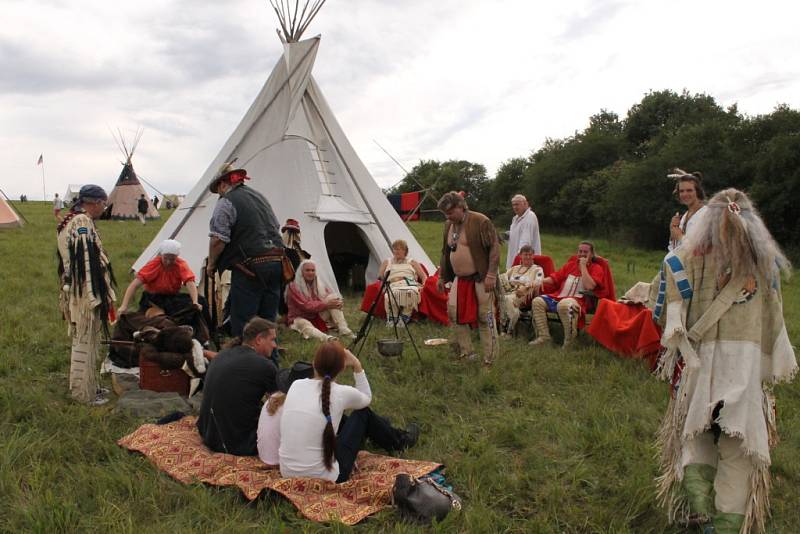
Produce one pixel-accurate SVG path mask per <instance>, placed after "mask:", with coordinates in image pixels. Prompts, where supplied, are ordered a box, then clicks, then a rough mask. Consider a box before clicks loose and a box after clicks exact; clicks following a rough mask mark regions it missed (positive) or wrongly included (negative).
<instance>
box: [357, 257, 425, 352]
mask: <svg viewBox="0 0 800 534" xmlns="http://www.w3.org/2000/svg"><path fill="white" fill-rule="evenodd" d="M384 295H387V296H388V298H389V302H390V308H393V309H396V310H399V309H400V305H399V304H398V302H397V297H396V296H395V294H394V293H392V290H391V288H390V287H389V270H388V269H387V270H386V273H385V274H384V275H383V277H382V278H381V287H380V289H379V290H378V294H377V295H376V296H375V300H373V301H372V304H370V306H369V311H367V316H366V317H365V318H364V321H363V322H362V323H361V328H359V329H358V333H357V334H356V338H355V339H354V340H353V343H352V344H351V345H350V350H351V351H352V352H354V353H355V355H356V356H359V355H360V354H361V350H362V349H363V348H364V345H365V344H366V342H367V336H368V335H369V331H370V330H371V329H372V320H373V319H374V318H375V306H377V305H378V302H381V301H382V300H383V296H384ZM398 322H400V323H402V324H403V328H405V330H406V334H407V335H408V339H409V340H410V341H411V346H412V347H414V352H415V353H416V354H417V358H418V359H419V361H420V363H422V356H420V354H419V349H418V348H417V344H416V342H415V341H414V336H412V335H411V329H410V328H408V324H407V323H406V322H405V321H402V320H399V319H398V320H396V321H394V322H393V328H394V338H395V339H400V336H399V335H398V328H397V323H398ZM359 343H360V344H361V346H360V347H359V346H358V345H359Z"/></svg>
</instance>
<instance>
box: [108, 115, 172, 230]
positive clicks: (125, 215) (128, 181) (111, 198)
mask: <svg viewBox="0 0 800 534" xmlns="http://www.w3.org/2000/svg"><path fill="white" fill-rule="evenodd" d="M142 133H143V130H138V131H137V132H136V135H135V136H134V138H133V144H131V146H130V148H129V147H128V145H127V144H126V143H125V139H124V138H123V137H122V132H118V136H115V137H114V140H115V141H116V142H117V146H119V149H120V151H121V152H122V155H123V156H124V157H125V161H124V162H122V172H121V173H119V178H117V184H116V185H115V186H114V189H113V190H112V191H111V194H110V195H108V213H109V218H111V219H135V218H137V216H138V215H137V213H138V203H139V198H141V196H142V195H144V198H145V199H147V215H145V217H146V218H147V219H157V218H159V217H160V215H159V213H158V210H157V209H156V208H155V207H154V206H153V201H152V199H150V197H149V195H148V194H147V192H146V191H145V190H144V187H143V186H142V184H141V182H139V178H137V177H136V171H134V170H133V163H132V159H133V153H134V152H136V147H137V146H138V145H139V140H140V139H141V138H142Z"/></svg>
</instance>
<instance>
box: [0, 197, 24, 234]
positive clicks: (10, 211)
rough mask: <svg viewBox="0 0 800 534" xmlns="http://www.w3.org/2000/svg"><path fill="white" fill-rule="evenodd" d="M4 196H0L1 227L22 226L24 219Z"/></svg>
mask: <svg viewBox="0 0 800 534" xmlns="http://www.w3.org/2000/svg"><path fill="white" fill-rule="evenodd" d="M4 196H5V195H3V196H2V197H0V228H19V227H20V226H22V219H20V218H19V215H18V214H17V212H16V210H15V209H14V208H13V206H11V203H10V202H6V199H5V198H3V197H4Z"/></svg>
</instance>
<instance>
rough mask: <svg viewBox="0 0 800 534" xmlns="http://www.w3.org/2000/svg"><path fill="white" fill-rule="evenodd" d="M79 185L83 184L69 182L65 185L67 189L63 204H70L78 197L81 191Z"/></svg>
mask: <svg viewBox="0 0 800 534" xmlns="http://www.w3.org/2000/svg"><path fill="white" fill-rule="evenodd" d="M81 187H83V184H69V185H67V191H66V193H64V198H63V200H64V204H65V205H67V206H68V205H70V204H72V203H73V202H75V199H76V198H78V193H80V191H81Z"/></svg>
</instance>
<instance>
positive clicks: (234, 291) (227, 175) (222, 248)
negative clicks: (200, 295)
mask: <svg viewBox="0 0 800 534" xmlns="http://www.w3.org/2000/svg"><path fill="white" fill-rule="evenodd" d="M249 179H250V177H249V176H247V171H246V170H245V169H241V168H235V167H234V166H233V165H232V164H231V163H226V164H225V165H223V166H222V167H221V168H220V170H219V171H218V172H217V174H216V175H215V176H214V178H213V179H212V180H211V183H209V185H208V189H209V190H210V191H211V192H212V193H217V194H218V195H219V196H220V199H219V201H218V202H217V205H216V206H215V207H214V214H213V215H212V216H211V222H210V225H209V226H210V231H209V234H208V235H209V251H208V267H207V272H208V275H209V276H213V275H214V271H215V270H217V271H219V273H220V274H222V273H223V272H224V271H226V270H230V271H231V289H230V317H231V333H232V334H233V335H234V336H240V335H241V334H242V329H243V328H244V325H245V323H246V322H247V321H248V320H250V319H251V318H252V317H254V316H259V317H263V318H265V319H269V320H270V321H274V320H275V318H276V316H277V314H278V302H279V300H280V290H281V279H282V273H283V268H282V265H281V261H282V258H283V255H284V246H283V241H282V240H281V234H280V231H279V229H280V224H279V223H278V219H277V218H276V217H275V212H274V211H273V210H272V206H270V204H269V202H268V201H267V199H266V198H264V196H263V195H262V194H261V193H259V192H258V191H256V190H255V189H253V188H251V187H248V186H247V185H246V184H245V180H249Z"/></svg>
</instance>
